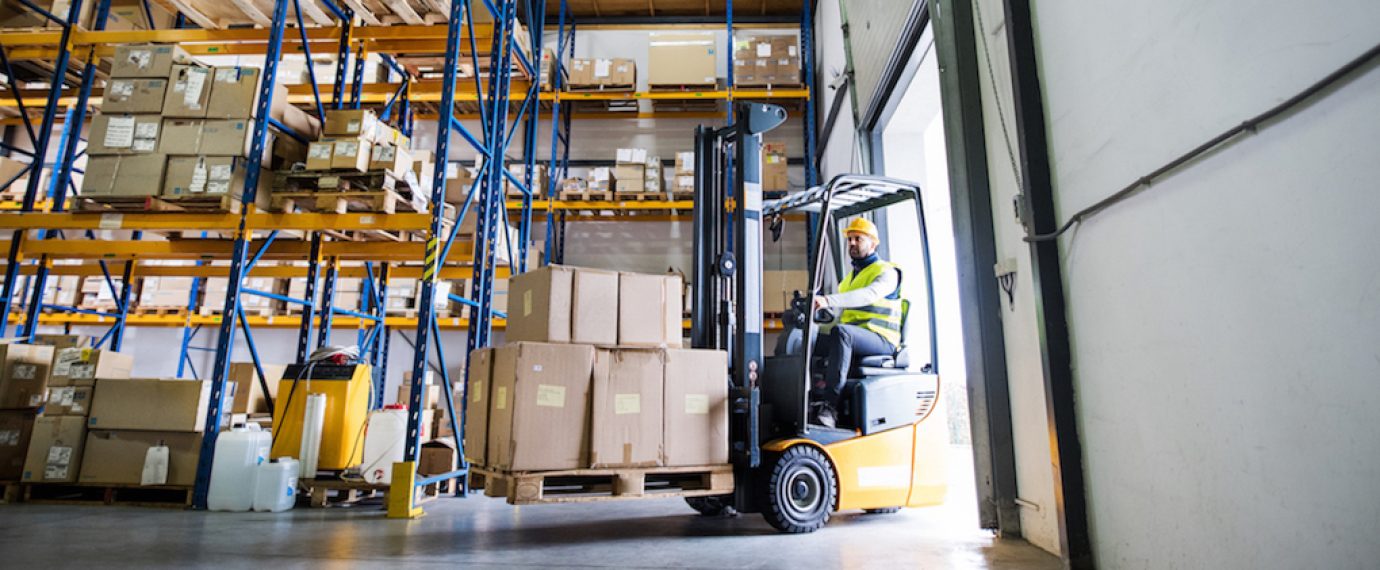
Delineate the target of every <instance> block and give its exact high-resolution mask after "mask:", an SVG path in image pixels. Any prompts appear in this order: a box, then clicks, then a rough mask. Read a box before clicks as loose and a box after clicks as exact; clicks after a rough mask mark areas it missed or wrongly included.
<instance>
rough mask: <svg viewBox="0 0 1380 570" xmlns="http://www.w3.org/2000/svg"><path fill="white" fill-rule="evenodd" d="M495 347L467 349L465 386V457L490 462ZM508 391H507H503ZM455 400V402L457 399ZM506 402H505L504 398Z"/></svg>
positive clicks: (476, 461) (486, 463) (475, 461)
mask: <svg viewBox="0 0 1380 570" xmlns="http://www.w3.org/2000/svg"><path fill="white" fill-rule="evenodd" d="M493 358H494V349H492V348H481V349H478V350H475V351H474V352H471V353H470V362H469V365H468V366H469V383H468V385H467V386H466V387H465V394H464V398H465V399H467V400H468V402H469V403H468V404H466V407H465V440H464V444H465V445H464V455H465V460H466V461H469V462H470V463H475V464H478V465H484V466H486V465H489V462H488V456H487V454H486V451H487V450H488V448H489V398H490V395H489V392H490V389H489V388H490V385H489V381H490V378H491V374H492V371H493ZM504 395H505V396H506V395H507V392H506V391H505V392H504ZM457 403H458V402H457ZM505 405H506V402H505Z"/></svg>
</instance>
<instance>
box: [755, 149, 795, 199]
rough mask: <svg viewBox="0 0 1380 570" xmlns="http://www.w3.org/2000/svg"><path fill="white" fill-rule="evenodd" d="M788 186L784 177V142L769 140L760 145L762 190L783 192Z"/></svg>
mask: <svg viewBox="0 0 1380 570" xmlns="http://www.w3.org/2000/svg"><path fill="white" fill-rule="evenodd" d="M789 188H790V183H789V182H788V181H787V179H786V143H780V142H769V143H765V144H763V145H762V190H763V191H764V192H785V191H786V190H787V189H789Z"/></svg>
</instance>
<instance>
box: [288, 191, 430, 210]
mask: <svg viewBox="0 0 1380 570" xmlns="http://www.w3.org/2000/svg"><path fill="white" fill-rule="evenodd" d="M271 207H272V208H273V209H274V210H277V211H282V212H295V211H298V210H303V211H308V212H327V213H330V212H334V213H336V214H345V213H349V212H376V213H381V214H394V213H397V212H398V211H399V210H402V211H406V212H416V211H418V210H417V208H415V207H413V205H412V201H411V200H408V199H406V198H403V197H402V195H401V194H398V193H397V192H394V191H392V190H365V191H349V192H277V193H274V194H273V203H272V206H271Z"/></svg>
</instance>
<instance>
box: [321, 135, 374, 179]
mask: <svg viewBox="0 0 1380 570" xmlns="http://www.w3.org/2000/svg"><path fill="white" fill-rule="evenodd" d="M371 150H372V149H371V148H370V145H369V143H368V142H367V141H362V140H359V139H349V140H340V141H335V148H333V149H332V150H331V168H333V169H347V170H356V171H359V172H368V171H369V153H370V151H371Z"/></svg>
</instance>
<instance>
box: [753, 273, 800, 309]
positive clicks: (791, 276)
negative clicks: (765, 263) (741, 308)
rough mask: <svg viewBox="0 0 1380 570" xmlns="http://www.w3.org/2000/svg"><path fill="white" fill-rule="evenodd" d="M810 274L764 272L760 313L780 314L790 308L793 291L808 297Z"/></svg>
mask: <svg viewBox="0 0 1380 570" xmlns="http://www.w3.org/2000/svg"><path fill="white" fill-rule="evenodd" d="M809 289H810V272H809V271H805V270H803V269H802V270H787V271H780V270H771V269H769V270H766V271H763V272H762V311H764V312H767V313H782V312H785V311H786V309H789V308H790V306H791V297H793V296H794V292H795V291H800V292H801V293H802V294H804V295H806V296H809V294H810V292H809Z"/></svg>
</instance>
